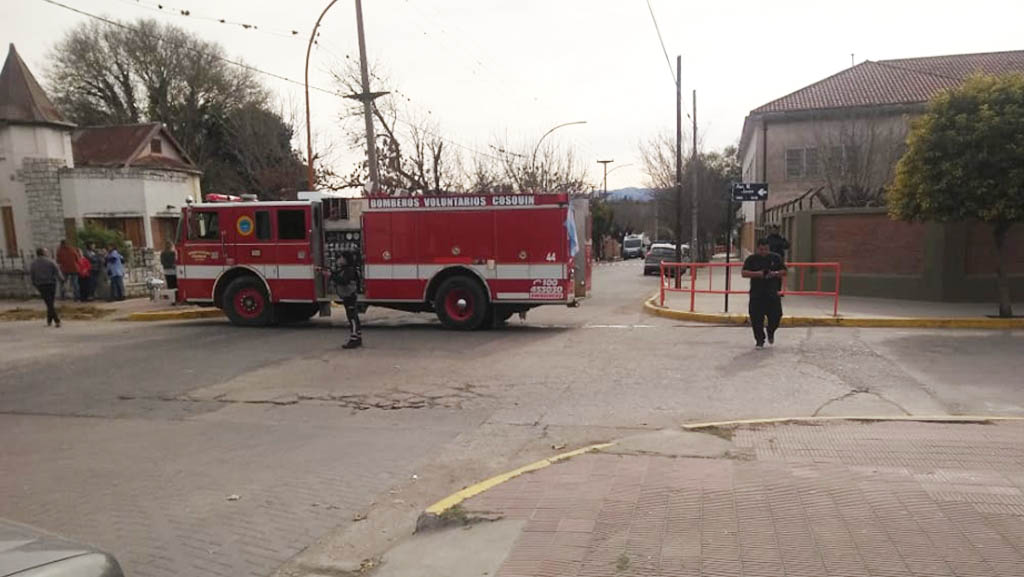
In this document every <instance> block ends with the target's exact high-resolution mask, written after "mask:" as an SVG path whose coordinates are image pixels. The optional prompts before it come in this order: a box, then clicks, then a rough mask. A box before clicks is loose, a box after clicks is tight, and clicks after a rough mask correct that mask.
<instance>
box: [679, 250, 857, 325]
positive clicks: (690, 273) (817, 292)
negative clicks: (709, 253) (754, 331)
mask: <svg viewBox="0 0 1024 577" xmlns="http://www.w3.org/2000/svg"><path fill="white" fill-rule="evenodd" d="M719 268H722V269H725V270H726V274H725V275H722V277H721V282H723V283H726V284H727V287H726V288H721V289H716V288H715V287H714V280H715V274H714V271H715V269H719ZM735 268H740V269H742V268H743V263H742V262H729V263H725V262H694V263H690V262H684V263H677V262H663V263H661V292H660V299H661V300H660V304H661V306H663V307H664V306H665V293H666V292H682V293H690V312H693V310H694V307H695V305H696V300H697V295H699V294H712V295H733V294H746V293H747V290H748V286H747V285H746V282H744V283H743V284H742V286H735V285H736V284H737V283H730V282H729V280H726V279H727V278H728V279H730V280H731V279H732V276H733V275H732V271H733V269H735ZM786 268H787V269H788V270H789V272H788V275H787V279H786V281H784V282H783V283H782V291H781V292H780V293H779V294H783V295H794V296H820V297H832V316H839V278H840V267H839V263H838V262H787V263H786ZM704 269H707V277H708V288H706V289H705V288H697V283H698V282H701V283H703V281H702V280H700V278H699V277H700V274H699V272H698V271H700V270H704ZM808 270H810V271H811V272H812V274H813V276H814V280H815V289H814V290H808V288H807V283H806V281H807V274H806V273H807V271H808ZM828 272H831V273H832V274H831V275H830V276H831V278H832V279H834V282H833V283H832V284H833V288H832V290H830V291H828V290H823V289H822V279H823V278H824V277H825V276H827V275H826V274H825V273H828ZM677 277H678V278H677ZM794 278H795V279H796V286H797V288H796V289H795V290H793V289H789V288H787V285H789V284H790V283H792V282H793V281H792V280H790V279H794ZM687 279H688V280H689V286H683V281H684V280H687ZM742 280H743V281H747V280H748V279H742ZM676 285H678V286H676ZM826 286H827V285H826Z"/></svg>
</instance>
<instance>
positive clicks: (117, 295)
mask: <svg viewBox="0 0 1024 577" xmlns="http://www.w3.org/2000/svg"><path fill="white" fill-rule="evenodd" d="M107 277H108V278H110V297H109V298H108V299H107V300H111V301H115V300H117V301H123V300H124V257H122V256H121V253H120V252H118V251H117V247H116V246H114V245H110V247H108V248H107Z"/></svg>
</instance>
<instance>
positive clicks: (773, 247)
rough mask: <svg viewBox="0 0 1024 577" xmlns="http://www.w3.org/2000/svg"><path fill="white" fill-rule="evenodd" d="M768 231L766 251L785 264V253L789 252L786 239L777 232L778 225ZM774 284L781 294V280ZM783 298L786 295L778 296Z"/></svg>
mask: <svg viewBox="0 0 1024 577" xmlns="http://www.w3.org/2000/svg"><path fill="white" fill-rule="evenodd" d="M769 230H770V231H771V232H770V233H769V234H768V250H770V251H772V252H773V253H775V254H777V255H779V258H780V259H782V262H783V263H785V262H786V251H787V250H789V241H788V240H786V237H784V236H782V233H781V232H779V231H780V229H779V225H777V224H774V225H772V226H771V228H770V229H769ZM775 283H776V284H777V285H778V288H779V291H780V292H781V291H782V279H781V278H779V279H776V280H775ZM784 296H786V295H783V294H779V298H782V297H784Z"/></svg>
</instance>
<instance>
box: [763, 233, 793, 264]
mask: <svg viewBox="0 0 1024 577" xmlns="http://www.w3.org/2000/svg"><path fill="white" fill-rule="evenodd" d="M769 230H770V231H771V232H770V233H769V234H768V237H767V238H766V240H767V241H768V250H770V251H771V252H774V253H775V254H777V255H779V258H781V259H782V262H786V251H787V250H789V241H788V240H786V237H784V236H782V233H781V232H780V231H781V229H779V225H777V224H775V225H772V227H771V228H770V229H769Z"/></svg>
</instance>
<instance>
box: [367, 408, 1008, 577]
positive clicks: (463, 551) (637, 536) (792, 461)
mask: <svg viewBox="0 0 1024 577" xmlns="http://www.w3.org/2000/svg"><path fill="white" fill-rule="evenodd" d="M709 433H711V434H709ZM1022 439H1024V422H999V423H993V424H980V423H975V424H949V423H914V422H877V423H860V422H851V421H838V422H829V423H821V424H788V425H761V426H753V427H741V428H735V429H733V428H716V429H712V430H710V431H709V432H704V433H697V432H678V431H660V432H656V433H653V434H652V433H648V434H645V435H642V436H638V437H634V438H631V439H626V440H623V441H621V442H620V443H618V444H617V445H616V446H615V447H612V448H610V449H605V450H603V451H601V452H599V453H591V454H586V455H582V456H579V457H575V458H573V459H572V460H569V461H565V462H562V463H559V464H555V465H552V466H550V467H548V468H545V469H543V470H540V471H537V472H534V473H530V474H526V475H522V476H519V477H517V478H515V479H512V480H511V481H509V482H507V483H504V484H502V485H500V486H498V487H495V488H492V489H490V490H489V491H487V492H485V493H482V494H480V495H478V496H476V497H473V498H471V499H469V500H468V501H466V502H464V503H463V504H462V505H461V506H460V507H459V508H457V509H456V510H455V512H453V513H451V514H450V515H449V518H450V519H454V520H461V519H472V518H473V517H474V516H475V515H483V516H489V517H491V518H493V517H496V516H497V517H500V518H502V521H499V522H497V523H491V522H482V523H479V524H474V525H470V526H469V528H453V529H444V530H440V531H434V532H426V533H425V534H419V535H415V536H413V537H411V538H410V539H409V540H407V541H406V542H405V543H403V544H401V545H400V546H399V547H397V548H396V549H395V550H393V551H391V552H389V553H388V554H387V555H385V556H384V558H383V566H382V567H381V570H380V572H379V573H378V574H379V575H419V574H421V573H420V572H418V571H417V570H415V568H416V567H423V566H429V567H431V570H432V571H434V572H435V573H436V574H445V575H449V576H453V577H454V576H462V575H470V574H475V575H480V574H488V573H490V574H491V575H495V574H496V575H498V576H500V577H538V576H580V577H582V576H607V575H616V576H621V577H625V576H631V575H644V576H689V575H693V576H698V575H723V576H725V575H729V576H732V575H737V576H738V575H745V576H766V577H768V576H771V577H774V576H778V575H792V576H804V575H806V576H825V575H834V576H843V577H859V576H865V577H867V576H875V575H892V576H896V575H900V576H902V575H921V576H925V575H927V576H929V577H936V576H954V575H957V576H959V575H965V576H966V575H970V576H979V577H980V576H1019V575H1021V568H1022V567H1024V444H1022V443H1021V440H1022ZM428 541H429V547H428V548H426V550H423V549H421V550H420V554H419V556H416V555H410V554H409V551H410V550H416V548H417V547H421V548H422V546H423V544H424V543H427V542H428ZM413 559H415V560H416V561H412V560H413ZM467 561H470V562H467ZM481 568H489V570H488V572H487V573H482V572H481ZM491 570H493V571H495V572H491ZM437 571H440V572H437Z"/></svg>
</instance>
